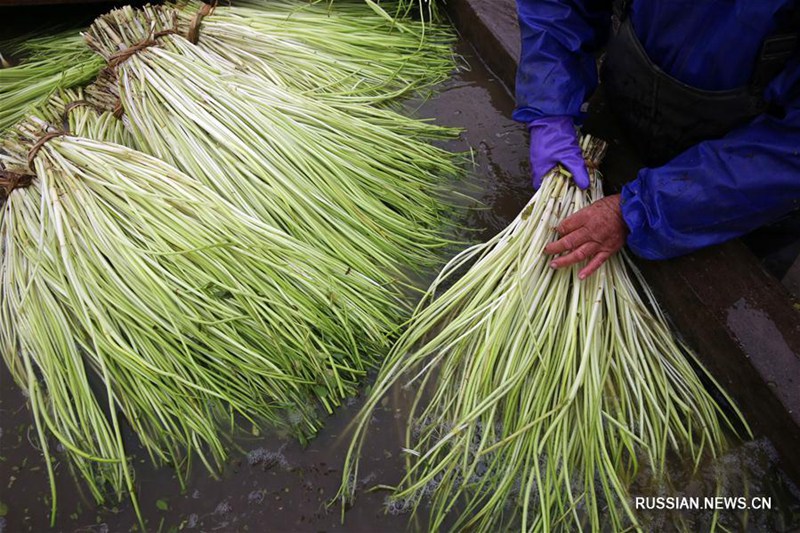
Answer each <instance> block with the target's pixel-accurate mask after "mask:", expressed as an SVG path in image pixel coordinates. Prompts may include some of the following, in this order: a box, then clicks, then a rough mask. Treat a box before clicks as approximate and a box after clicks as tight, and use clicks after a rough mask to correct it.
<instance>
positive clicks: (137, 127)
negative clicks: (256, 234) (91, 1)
mask: <svg viewBox="0 0 800 533" xmlns="http://www.w3.org/2000/svg"><path fill="white" fill-rule="evenodd" d="M176 16H177V15H176V13H175V12H174V10H170V9H165V8H158V7H148V8H145V9H144V10H142V11H137V10H133V9H130V8H123V9H119V10H115V11H112V12H111V13H109V14H107V15H105V16H103V17H101V18H99V19H98V20H97V21H95V23H94V24H93V25H92V27H91V28H90V29H89V31H88V33H87V39H88V41H89V43H90V45H91V46H92V47H93V48H94V49H96V50H97V51H98V52H99V53H100V54H102V55H103V56H104V57H105V58H106V59H107V60H108V61H109V64H110V67H111V68H110V69H109V70H108V71H106V72H105V75H106V76H107V78H106V79H107V86H106V90H107V91H108V92H111V93H114V94H117V95H118V96H119V99H120V103H121V105H120V108H121V110H122V111H123V112H124V116H123V119H124V121H125V123H126V125H127V126H128V127H129V129H130V131H131V132H132V133H133V135H134V137H135V139H136V143H137V145H138V146H139V148H140V149H141V150H143V151H145V152H147V153H150V154H152V155H155V156H157V157H159V158H161V159H163V160H164V161H167V162H169V163H171V164H173V165H175V166H176V167H177V168H179V169H181V170H183V171H185V172H187V173H188V174H190V175H192V176H193V177H196V178H197V179H199V180H201V181H202V182H203V183H205V184H206V185H207V186H209V187H211V188H212V189H214V190H215V191H216V192H217V193H219V194H220V195H221V196H222V197H224V198H225V199H227V200H228V201H230V202H231V203H233V204H234V205H236V206H237V207H238V208H240V209H241V210H243V211H245V212H247V213H248V214H250V215H253V216H256V217H258V218H259V219H262V220H265V221H267V222H269V223H270V224H273V225H275V226H277V227H280V228H282V229H284V230H285V231H286V232H287V233H289V234H291V235H292V236H294V237H296V238H297V239H299V240H301V241H302V242H305V243H308V244H309V245H311V246H313V247H314V248H316V249H318V250H325V251H326V252H327V253H329V254H331V255H333V256H335V257H337V258H338V259H339V260H341V261H342V262H344V263H346V264H348V265H350V266H352V268H353V269H355V270H356V271H358V272H361V273H363V274H366V275H368V276H369V277H370V278H371V279H374V280H375V281H376V282H377V283H379V284H381V285H385V286H389V287H392V288H393V289H394V290H396V291H397V292H398V293H400V292H402V291H403V289H404V284H405V283H406V281H405V280H406V277H407V276H406V273H407V272H408V271H413V270H421V269H423V268H425V267H429V266H431V265H433V264H435V262H436V261H437V256H438V254H437V251H438V250H440V249H441V248H443V247H445V246H447V245H448V244H449V241H447V239H445V238H444V236H443V234H444V232H445V231H446V230H447V229H448V225H449V224H450V223H449V217H448V215H449V207H448V205H447V204H446V203H445V202H444V201H443V200H442V195H441V190H440V189H441V184H442V182H443V181H444V180H445V179H447V178H448V177H452V176H454V175H456V174H457V173H458V167H457V165H456V162H455V156H454V155H453V154H450V153H448V152H446V151H444V150H442V149H440V148H436V147H434V146H432V145H431V144H429V143H428V142H427V141H429V140H432V139H437V138H450V137H452V135H453V134H454V133H455V132H454V131H453V130H450V129H447V128H440V127H437V126H434V125H431V124H427V123H425V122H422V121H419V120H414V119H409V118H406V117H403V116H402V115H400V114H398V113H394V112H392V111H388V110H383V109H376V108H373V107H369V106H364V105H360V104H357V103H353V104H341V105H337V106H331V105H327V104H326V103H324V102H321V101H318V100H317V99H316V98H313V97H307V96H304V95H302V94H299V93H297V92H294V91H290V90H286V89H284V88H282V87H280V86H278V85H277V84H274V83H271V82H270V81H269V80H267V79H265V78H263V77H260V76H258V75H256V74H254V73H251V72H248V71H246V70H243V69H241V68H239V67H238V66H237V65H236V64H235V63H232V62H230V61H228V60H226V59H225V58H223V57H221V56H219V55H217V54H215V53H213V52H211V51H208V50H205V49H204V48H203V47H201V46H197V45H194V44H192V43H190V42H189V41H188V40H186V39H184V38H183V37H181V36H180V35H178V34H176V33H175V31H176V30H175V29H174V28H175V24H176ZM398 311H399V313H394V314H392V315H391V317H390V318H391V320H395V321H396V323H399V322H400V321H402V317H403V314H404V312H402V310H398ZM391 320H390V321H391Z"/></svg>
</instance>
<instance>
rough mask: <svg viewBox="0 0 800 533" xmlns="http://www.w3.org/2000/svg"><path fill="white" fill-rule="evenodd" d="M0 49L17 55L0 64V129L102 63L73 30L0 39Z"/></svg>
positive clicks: (94, 73)
mask: <svg viewBox="0 0 800 533" xmlns="http://www.w3.org/2000/svg"><path fill="white" fill-rule="evenodd" d="M0 53H2V54H7V55H8V57H9V58H11V57H18V58H20V62H19V63H18V64H11V63H9V64H8V66H7V67H6V68H0V132H2V131H4V130H6V129H8V128H9V127H11V126H12V125H13V124H14V123H16V122H18V121H19V120H21V119H22V118H24V117H25V116H26V114H27V113H28V112H29V111H30V110H32V109H33V108H35V107H36V106H39V105H41V104H43V103H44V102H45V101H46V100H47V97H48V96H50V95H51V94H52V93H53V92H55V91H56V90H58V89H64V88H68V87H74V86H78V85H82V84H85V83H88V82H89V81H91V80H92V79H93V78H94V77H95V76H97V73H98V72H100V69H102V68H103V65H104V63H103V60H102V59H101V58H99V57H97V56H96V55H95V54H93V53H92V51H91V50H90V49H89V48H88V47H87V46H86V43H84V42H83V38H82V37H81V36H80V33H79V32H78V31H76V30H68V31H60V32H57V33H55V34H52V35H36V36H33V37H20V38H17V39H15V40H13V41H7V42H5V43H2V42H0ZM3 57H5V55H4V56H3Z"/></svg>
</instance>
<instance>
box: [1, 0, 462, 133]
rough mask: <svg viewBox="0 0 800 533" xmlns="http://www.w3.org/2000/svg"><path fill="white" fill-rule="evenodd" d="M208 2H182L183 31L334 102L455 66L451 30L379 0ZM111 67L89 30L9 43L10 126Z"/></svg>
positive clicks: (372, 95) (418, 81) (4, 45)
mask: <svg viewBox="0 0 800 533" xmlns="http://www.w3.org/2000/svg"><path fill="white" fill-rule="evenodd" d="M203 6H204V4H201V3H199V2H188V3H186V2H178V3H176V7H178V9H179V10H180V17H181V28H180V29H181V30H182V31H184V32H186V33H185V34H189V33H191V35H192V40H194V41H195V42H197V41H198V40H199V41H200V43H199V44H200V46H202V47H207V48H208V49H209V50H212V51H214V52H216V53H218V54H222V55H224V56H225V57H227V58H232V59H234V60H236V61H237V62H238V63H239V65H240V66H246V68H248V69H253V70H257V71H259V72H260V73H262V74H263V75H265V76H267V77H268V78H269V79H271V80H272V81H273V82H275V83H279V84H281V85H283V86H286V87H294V88H298V89H302V90H305V91H309V92H311V93H313V94H314V95H315V96H316V97H325V96H327V95H330V97H331V101H338V100H341V99H347V100H351V101H352V100H356V101H361V102H369V103H381V102H387V101H391V100H393V99H396V98H397V97H400V96H407V95H412V94H414V93H416V92H417V91H419V90H420V89H423V88H426V87H431V86H432V85H434V84H436V83H438V82H440V81H442V80H444V79H445V78H446V77H447V76H448V75H449V73H450V71H451V70H452V69H453V68H454V61H453V55H452V52H451V50H450V46H451V44H452V42H453V34H452V32H451V31H450V30H448V29H446V28H445V27H443V26H441V25H436V24H426V23H422V22H419V21H414V20H404V21H403V22H402V23H401V22H400V21H396V20H395V19H394V18H392V17H390V16H388V15H387V14H386V11H385V10H384V9H383V8H381V7H378V6H377V5H375V4H373V3H371V2H368V3H364V2H355V3H349V2H342V3H341V4H336V5H335V6H334V5H330V4H326V5H321V4H320V5H317V4H308V3H307V2H299V1H291V0H281V1H277V2H272V1H270V2H255V3H252V4H250V3H244V4H243V5H237V6H235V7H231V6H219V7H216V8H215V9H211V8H210V6H208V5H205V7H203ZM384 7H385V8H386V9H388V10H390V11H391V12H393V13H394V15H395V16H397V17H401V16H404V14H408V13H409V10H408V6H404V5H395V4H391V5H389V4H385V5H384ZM198 13H201V15H200V16H198ZM201 28H202V29H201ZM201 32H202V39H200V33H201ZM102 67H103V60H102V58H100V57H98V56H97V55H96V54H93V53H92V51H91V50H90V49H89V48H88V47H87V46H86V45H85V43H84V42H83V39H82V37H81V35H80V32H79V30H74V29H73V30H61V31H55V32H48V33H46V34H45V33H44V32H37V33H36V34H33V35H23V36H21V37H17V38H14V39H10V40H6V41H0V132H2V131H3V130H6V129H8V128H9V127H10V126H12V125H13V124H14V123H16V122H17V121H19V120H21V119H22V118H24V117H25V116H26V114H27V113H28V112H29V111H30V110H32V109H33V108H35V107H37V106H39V105H41V104H43V103H44V102H45V101H46V100H47V98H48V96H50V95H51V94H53V93H54V92H55V91H57V90H59V89H65V88H69V87H75V86H80V85H84V84H86V83H88V82H89V81H91V80H92V79H93V78H95V76H97V74H98V72H99V71H100V69H101V68H102Z"/></svg>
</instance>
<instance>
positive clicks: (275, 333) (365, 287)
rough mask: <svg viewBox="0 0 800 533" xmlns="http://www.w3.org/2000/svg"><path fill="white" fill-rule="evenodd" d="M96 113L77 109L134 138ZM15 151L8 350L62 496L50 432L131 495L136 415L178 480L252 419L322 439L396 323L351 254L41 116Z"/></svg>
mask: <svg viewBox="0 0 800 533" xmlns="http://www.w3.org/2000/svg"><path fill="white" fill-rule="evenodd" d="M72 111H73V112H78V113H94V110H92V109H91V108H89V107H78V108H75V109H73V110H72ZM58 114H59V115H60V114H61V112H58ZM88 117H90V115H87V116H84V117H82V118H81V119H70V124H71V125H72V126H78V127H79V128H80V129H82V130H83V131H81V132H80V133H82V134H84V135H86V134H89V135H96V136H98V137H104V136H108V137H109V138H110V140H117V141H118V140H124V139H120V137H119V136H118V134H119V130H116V129H113V128H103V127H101V126H98V125H97V124H94V125H92V124H91V120H90V118H88ZM107 117H108V115H98V116H97V119H98V120H100V121H103V120H107ZM2 148H3V151H2V152H1V153H2V154H3V155H2V156H0V157H2V159H0V161H2V163H3V170H2V176H0V180H1V181H0V183H2V185H3V186H4V187H5V188H6V190H7V193H8V198H7V201H6V202H5V204H4V205H3V207H2V212H1V213H0V243H1V244H0V246H1V247H2V248H1V249H2V256H1V257H0V350H2V355H3V357H4V359H5V362H6V364H7V366H8V368H9V369H10V370H11V373H12V375H13V376H14V379H15V381H16V382H17V384H18V385H19V386H20V387H21V388H22V390H23V391H25V393H26V394H27V396H28V397H29V401H30V407H31V410H32V412H33V415H34V420H35V427H36V430H37V434H38V441H39V446H40V447H41V450H42V452H43V454H44V456H45V458H46V460H47V465H48V469H49V471H50V476H51V489H52V492H53V494H52V506H53V511H55V508H56V503H57V500H56V494H55V488H54V487H55V485H54V484H53V482H52V475H53V452H52V448H51V446H50V439H51V438H52V439H55V441H56V442H58V443H59V444H60V445H62V446H63V447H64V449H65V451H66V452H65V453H66V454H67V456H68V457H69V458H70V463H71V465H72V467H74V468H75V469H76V470H77V472H79V474H80V475H81V476H82V477H83V478H84V479H85V480H86V482H87V484H88V486H89V488H90V491H91V494H92V495H93V496H94V497H95V499H96V500H97V501H98V502H101V501H104V499H105V497H106V496H107V495H108V494H107V493H108V491H109V489H110V490H111V491H112V492H113V493H114V494H115V495H116V497H117V498H121V497H122V495H123V493H124V492H125V491H128V492H130V494H131V496H132V497H134V503H135V495H134V493H133V473H132V469H131V466H130V464H129V463H130V457H129V455H128V454H129V452H128V449H127V446H126V443H125V442H124V441H123V437H122V432H121V427H122V424H123V421H122V419H123V417H124V419H125V421H126V423H127V424H128V425H129V426H130V427H131V428H132V429H133V431H134V432H135V434H136V435H137V436H138V438H139V439H140V441H141V443H142V445H143V446H144V448H145V449H146V450H147V452H148V453H149V454H150V456H151V458H152V460H153V461H154V462H156V463H167V464H171V465H174V466H175V467H176V468H177V469H178V471H179V473H180V474H182V475H181V476H179V477H181V478H182V476H183V475H185V474H186V473H187V472H188V470H189V460H190V459H191V457H192V455H193V454H192V452H194V455H195V456H196V457H199V458H200V460H201V461H202V462H203V463H204V464H205V465H206V466H207V467H208V469H209V470H211V471H212V472H215V471H218V470H219V468H220V467H221V464H222V461H223V459H224V458H225V455H226V449H225V442H226V435H229V434H230V433H231V430H232V426H234V425H237V424H238V423H240V422H244V423H246V424H248V427H250V424H255V425H258V426H261V425H263V424H269V425H272V426H277V427H278V428H283V430H284V431H286V432H287V433H289V434H292V435H295V436H297V437H298V438H300V439H306V438H308V437H310V436H312V435H313V434H314V433H315V431H316V430H317V428H318V427H319V425H320V422H319V418H318V413H317V411H318V410H319V409H318V406H319V407H320V409H324V410H330V409H331V408H332V406H334V405H336V404H338V403H339V402H340V401H341V399H342V398H344V397H346V396H349V395H352V394H353V393H354V392H355V387H356V385H357V382H358V381H359V379H360V378H361V377H362V376H363V375H364V372H365V370H366V368H367V366H368V361H370V360H371V359H372V358H373V357H375V354H377V353H380V351H381V349H382V347H383V344H384V343H385V338H384V335H385V332H386V331H387V330H389V329H390V328H392V327H394V325H393V324H392V323H387V322H386V320H387V317H389V316H392V312H387V311H386V310H387V309H390V310H393V309H396V308H397V307H398V302H397V301H395V300H394V299H393V298H392V297H391V295H389V294H388V292H387V291H385V290H384V289H383V287H381V286H380V285H379V284H377V283H375V282H374V280H371V279H370V278H368V277H367V276H365V275H363V273H362V272H360V271H359V270H358V269H357V268H356V267H355V266H354V265H348V264H345V263H343V262H340V261H337V260H336V259H335V258H333V257H331V256H330V255H328V254H326V253H324V252H320V251H317V250H315V249H314V248H311V247H308V246H307V245H305V244H303V243H302V242H299V241H297V240H296V239H294V238H292V237H291V236H289V235H287V234H286V233H285V232H283V231H281V230H280V229H278V228H275V227H273V226H270V225H268V224H266V223H265V222H263V221H261V220H258V219H256V218H254V217H252V216H250V215H248V214H247V213H244V212H242V211H241V210H239V209H237V208H236V207H235V206H234V205H232V204H230V203H229V202H227V201H226V200H224V199H222V198H221V197H220V196H219V195H218V194H216V193H215V192H214V191H212V190H211V189H209V188H208V187H206V186H204V185H202V184H201V183H200V182H199V181H197V180H196V179H194V178H191V177H190V176H187V175H186V174H183V173H182V172H180V171H179V170H177V169H175V168H174V167H172V166H170V165H169V164H167V163H164V162H163V161H161V160H159V159H156V158H153V157H151V156H148V155H146V154H143V153H141V152H137V151H135V150H132V149H129V148H127V147H124V146H122V145H119V144H113V143H109V142H106V141H105V140H95V139H90V138H87V137H84V136H76V135H73V134H66V132H63V131H58V130H56V131H53V130H52V128H51V127H50V126H49V125H48V124H46V123H44V122H42V121H41V120H37V119H35V118H31V119H30V120H27V121H25V122H23V123H21V124H19V125H18V126H17V127H15V129H14V130H13V134H9V135H8V136H7V138H6V139H5V140H4V141H3V143H2ZM221 425H224V426H225V427H227V429H226V430H221Z"/></svg>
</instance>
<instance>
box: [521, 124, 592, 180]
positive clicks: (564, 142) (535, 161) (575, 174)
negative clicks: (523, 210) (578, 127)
mask: <svg viewBox="0 0 800 533" xmlns="http://www.w3.org/2000/svg"><path fill="white" fill-rule="evenodd" d="M528 131H529V132H530V133H531V173H532V175H533V188H534V189H538V188H539V187H541V186H542V178H544V176H545V175H546V174H547V173H548V172H550V171H551V170H552V169H553V167H555V166H556V165H557V164H559V163H561V165H562V166H563V167H564V168H565V169H566V170H567V171H568V172H569V173H570V174H572V178H573V179H574V180H575V184H576V185H577V186H578V187H580V188H581V189H585V188H587V187H588V186H589V171H588V170H586V164H585V163H584V162H583V153H582V152H581V147H580V146H579V145H578V134H577V132H576V131H575V126H574V125H573V123H572V118H570V117H544V118H539V119H536V120H534V121H533V122H530V123H528Z"/></svg>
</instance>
